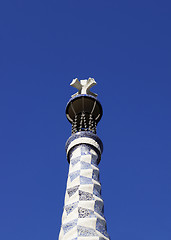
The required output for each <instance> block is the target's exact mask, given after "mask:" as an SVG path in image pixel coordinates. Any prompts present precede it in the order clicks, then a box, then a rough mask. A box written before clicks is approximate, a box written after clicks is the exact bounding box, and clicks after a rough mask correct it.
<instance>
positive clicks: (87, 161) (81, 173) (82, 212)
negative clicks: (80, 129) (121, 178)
mask: <svg viewBox="0 0 171 240" xmlns="http://www.w3.org/2000/svg"><path fill="white" fill-rule="evenodd" d="M80 143H81V140H80ZM69 160H70V165H69V174H68V180H67V189H66V194H65V203H64V210H63V216H62V225H61V230H60V235H59V240H76V239H77V240H86V239H89V240H105V239H110V238H109V235H108V233H107V229H106V220H105V218H104V205H103V199H102V197H101V185H100V182H99V168H98V165H97V163H98V162H99V159H98V154H97V152H96V151H95V148H93V147H91V146H90V145H88V144H84V143H82V144H79V145H76V146H74V147H73V148H72V149H71V151H70V152H69Z"/></svg>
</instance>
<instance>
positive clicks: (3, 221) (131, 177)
mask: <svg viewBox="0 0 171 240" xmlns="http://www.w3.org/2000/svg"><path fill="white" fill-rule="evenodd" d="M170 26H171V3H170V1H166V0H163V1H157V0H155V1H154V0H153V1H152V0H148V1H147V0H144V1H132V0H130V1H124V0H121V1H118V0H116V1H104V0H103V1H102V0H98V1H97V0H93V1H92V0H91V1H90V0H87V1H80V0H79V1H78V0H72V1H71V0H70V1H57V0H49V1H47V0H46V1H45V0H41V1H40V0H34V1H33V0H30V1H21V0H1V1H0V111H1V117H0V239H2V240H9V239H13V240H20V239H24V240H39V239H41V240H48V239H51V240H56V239H58V233H59V229H60V223H61V215H62V208H63V200H64V194H65V187H66V185H65V184H66V180H67V173H68V163H67V160H66V156H65V142H66V140H67V138H68V137H69V136H70V134H71V132H70V131H71V126H70V123H69V122H68V121H67V119H66V117H65V106H66V103H67V101H68V100H69V98H70V96H71V95H72V94H73V93H74V92H75V90H74V88H72V87H70V86H69V84H70V82H71V81H72V79H73V78H75V77H78V78H79V79H85V78H88V77H94V78H95V80H96V81H97V83H98V85H97V86H95V87H93V89H92V90H93V91H94V92H96V93H98V99H99V100H100V101H101V103H102V106H103V110H104V116H103V117H102V120H101V122H100V123H99V125H98V136H99V137H100V138H101V139H102V141H103V143H104V153H103V155H102V160H101V163H100V165H99V167H100V174H101V183H102V196H103V199H104V203H105V217H106V220H107V227H108V232H109V234H110V236H111V239H115V240H125V239H126V240H129V239H130V240H152V239H155V240H161V239H162V240H170V239H171V204H170V203H171V148H170V145H171V124H170V123H171V111H170V104H171V96H170V95H171V94H170V91H171V44H170V43H171V30H170Z"/></svg>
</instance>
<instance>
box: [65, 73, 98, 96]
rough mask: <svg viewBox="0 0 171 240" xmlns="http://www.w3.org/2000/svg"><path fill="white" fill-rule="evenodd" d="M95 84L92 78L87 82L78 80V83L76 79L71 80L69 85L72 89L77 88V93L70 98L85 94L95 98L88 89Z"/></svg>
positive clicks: (94, 94)
mask: <svg viewBox="0 0 171 240" xmlns="http://www.w3.org/2000/svg"><path fill="white" fill-rule="evenodd" d="M96 84H97V83H96V81H95V80H94V78H89V79H88V80H87V79H85V80H80V81H78V78H75V79H73V80H72V82H71V84H70V85H71V86H72V87H75V88H77V89H78V92H77V93H75V94H73V95H72V96H71V97H75V96H77V95H78V94H87V95H92V96H93V97H97V94H96V93H92V92H90V88H91V87H93V86H94V85H96Z"/></svg>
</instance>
